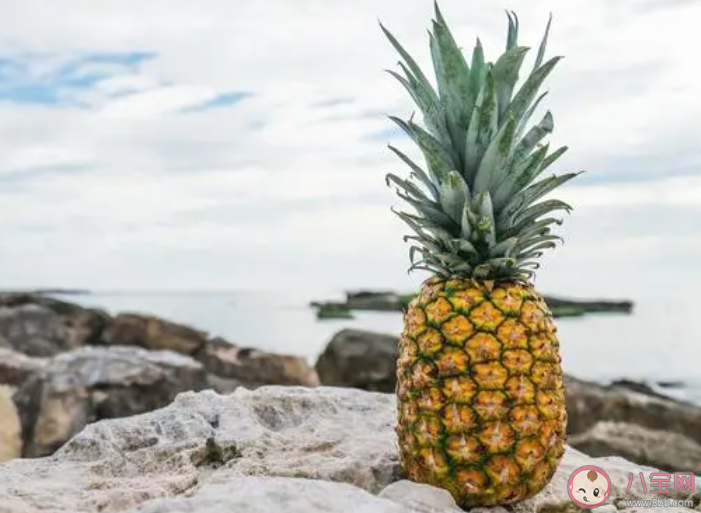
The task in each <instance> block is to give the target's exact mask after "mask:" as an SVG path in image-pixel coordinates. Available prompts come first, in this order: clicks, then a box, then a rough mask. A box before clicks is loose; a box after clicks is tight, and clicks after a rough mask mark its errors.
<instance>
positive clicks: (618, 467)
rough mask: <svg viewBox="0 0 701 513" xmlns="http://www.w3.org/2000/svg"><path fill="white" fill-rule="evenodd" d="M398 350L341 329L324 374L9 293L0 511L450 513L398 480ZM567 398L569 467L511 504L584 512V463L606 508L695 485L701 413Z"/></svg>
mask: <svg viewBox="0 0 701 513" xmlns="http://www.w3.org/2000/svg"><path fill="white" fill-rule="evenodd" d="M396 351H397V339H396V337H394V336H390V335H383V334H378V333H372V332H368V331H362V330H350V329H347V330H342V331H340V332H339V333H337V334H336V335H335V336H334V337H333V339H332V340H331V341H330V342H329V344H328V345H327V347H326V349H325V351H324V352H323V353H322V354H321V355H320V357H319V359H318V361H317V362H316V365H315V366H312V365H310V364H309V363H308V362H307V361H305V360H304V359H302V358H300V357H297V356H294V355H279V354H271V353H267V352H263V351H259V350H256V349H251V348H245V347H240V346H237V345H236V344H234V343H232V342H230V341H226V340H223V339H220V338H212V337H210V336H209V335H208V334H206V333H204V332H202V331H200V330H197V329H195V328H192V327H188V326H183V325H179V324H175V323H172V322H169V321H166V320H164V319H159V318H156V317H152V316H147V315H141V314H134V313H124V314H119V315H115V316H110V315H108V314H106V313H105V312H103V311H100V310H96V309H90V308H83V307H80V306H77V305H74V304H72V303H68V302H63V301H57V300H54V299H50V298H48V297H46V296H36V295H29V294H9V295H8V294H6V295H2V296H0V462H1V461H5V462H6V463H4V464H0V513H39V512H41V513H45V512H46V513H59V512H61V513H64V512H66V513H68V512H70V513H88V512H89V513H93V512H97V511H120V512H130V513H136V512H137V511H139V512H153V513H156V512H163V513H166V512H168V513H171V512H172V513H177V512H183V513H184V512H194V513H200V512H202V513H217V512H220V511H221V512H230V511H251V512H265V513H267V512H271V513H272V512H273V511H275V512H277V511H281V510H284V511H288V512H300V513H301V512H304V513H316V512H322V511H323V512H334V511H339V512H341V511H343V512H346V511H364V512H368V513H374V512H396V513H399V512H405V513H419V512H421V513H439V512H441V513H449V512H453V513H456V512H458V511H460V510H459V509H457V508H456V506H455V504H454V503H453V502H452V499H451V498H450V497H449V496H446V495H445V493H443V492H441V491H440V490H437V489H434V488H430V487H426V486H422V485H418V484H414V483H410V482H408V481H405V480H403V476H402V475H401V472H400V471H399V468H398V464H397V462H398V456H397V452H396V440H395V438H394V432H393V427H394V422H395V419H396V411H395V407H396V406H395V403H394V395H393V392H394V383H395V381H394V380H395V378H394V373H395V369H396V358H397V352H396ZM321 385H323V386H321ZM566 394H567V410H568V418H569V422H568V435H569V440H568V442H569V447H568V451H567V454H566V457H565V460H564V461H563V463H562V464H561V466H560V469H559V470H558V473H557V474H556V476H555V478H554V479H553V482H552V483H551V484H550V485H549V486H548V488H547V489H546V490H545V491H543V492H542V493H541V494H539V495H538V496H537V497H535V498H534V499H532V500H530V501H527V502H525V503H522V504H519V505H517V506H516V507H514V508H510V510H511V511H524V512H525V511H533V512H536V511H537V512H539V513H545V512H557V511H563V512H564V511H573V504H572V503H571V502H570V500H569V497H568V495H567V492H566V484H565V483H566V481H567V479H568V478H569V475H570V474H571V473H572V471H574V470H575V469H576V468H579V467H581V466H583V465H597V466H600V467H601V468H604V469H605V470H606V472H607V473H608V474H609V476H610V477H611V478H612V480H613V482H614V492H613V494H612V499H611V500H610V501H609V502H608V503H607V504H608V505H607V506H605V507H613V508H615V507H618V509H627V510H629V511H634V509H630V508H626V506H625V503H624V502H623V501H624V500H625V499H632V498H649V497H650V496H651V494H649V493H645V492H643V491H642V489H640V487H637V488H636V487H635V486H634V487H633V488H632V489H631V490H629V491H626V488H627V485H628V479H629V475H630V473H633V475H635V476H637V475H638V474H639V473H640V472H644V473H646V474H648V473H649V472H652V471H653V469H660V470H662V471H667V472H670V473H671V472H676V471H680V472H689V471H690V472H693V473H694V474H697V475H701V408H698V407H696V406H694V405H690V404H686V403H683V402H680V401H676V400H673V399H670V398H667V397H664V396H662V395H660V394H656V393H654V392H653V391H651V390H649V389H647V388H646V387H645V386H644V385H641V384H636V383H629V382H620V383H617V384H612V385H609V386H603V385H599V384H595V383H589V382H586V381H582V380H578V379H575V378H573V377H568V378H567V381H566ZM623 458H625V459H623ZM697 486H701V481H699V478H698V477H697ZM672 495H674V494H672ZM672 495H670V494H667V495H666V496H665V498H667V499H671V498H674V497H673V496H672ZM687 495H688V493H686V495H685V494H684V492H680V493H678V494H677V495H676V497H677V498H684V497H687ZM691 497H692V499H693V500H694V504H695V505H697V506H698V504H699V500H700V498H701V492H700V491H699V489H696V490H695V491H694V493H693V494H691ZM494 509H495V510H499V513H504V511H505V510H503V508H494ZM645 509H646V510H649V508H645ZM683 510H684V509H683V508H682V509H679V508H677V509H675V508H665V511H683ZM611 511H613V510H611Z"/></svg>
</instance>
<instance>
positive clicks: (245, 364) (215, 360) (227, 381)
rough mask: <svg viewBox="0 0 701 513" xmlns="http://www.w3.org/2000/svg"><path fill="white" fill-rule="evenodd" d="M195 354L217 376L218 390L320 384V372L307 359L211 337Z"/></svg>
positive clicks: (214, 379)
mask: <svg viewBox="0 0 701 513" xmlns="http://www.w3.org/2000/svg"><path fill="white" fill-rule="evenodd" d="M194 357H195V359H197V360H198V361H200V362H201V363H202V364H203V365H204V368H205V369H206V370H207V372H209V373H210V374H212V375H213V377H212V379H211V381H212V382H214V383H216V384H218V386H216V387H215V389H217V390H218V391H219V390H222V389H223V390H226V389H228V388H230V389H231V390H233V389H235V388H236V387H238V386H240V385H245V386H246V387H247V388H256V387H258V386H262V385H302V386H316V385H318V384H319V377H318V376H317V374H316V371H315V370H314V369H312V368H311V367H310V365H309V363H307V361H306V360H305V359H304V358H301V357H299V356H291V355H282V354H275V353H267V352H265V351H261V350H258V349H251V348H245V347H238V346H235V345H233V344H231V343H229V342H227V341H226V340H224V339H221V338H214V339H211V340H208V341H207V342H206V343H205V344H204V346H203V347H202V348H201V350H200V351H198V352H197V354H195V356H194ZM222 378H224V379H222Z"/></svg>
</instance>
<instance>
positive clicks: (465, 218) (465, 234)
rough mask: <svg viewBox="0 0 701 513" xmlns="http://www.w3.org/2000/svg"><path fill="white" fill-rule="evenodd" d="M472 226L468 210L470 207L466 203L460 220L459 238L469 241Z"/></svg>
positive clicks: (471, 216) (471, 217)
mask: <svg viewBox="0 0 701 513" xmlns="http://www.w3.org/2000/svg"><path fill="white" fill-rule="evenodd" d="M473 224H474V223H473V214H472V212H471V210H470V205H469V204H467V203H466V204H465V207H464V208H463V210H462V216H461V218H460V236H461V237H462V238H463V239H465V240H469V239H470V238H471V237H472V226H473Z"/></svg>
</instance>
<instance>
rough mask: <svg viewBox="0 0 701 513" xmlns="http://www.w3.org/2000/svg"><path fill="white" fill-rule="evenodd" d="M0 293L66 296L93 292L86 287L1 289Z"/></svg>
mask: <svg viewBox="0 0 701 513" xmlns="http://www.w3.org/2000/svg"><path fill="white" fill-rule="evenodd" d="M0 294H30V295H42V296H45V295H49V294H61V295H66V296H85V295H88V294H91V292H90V291H89V290H85V289H24V290H17V289H14V290H13V289H0Z"/></svg>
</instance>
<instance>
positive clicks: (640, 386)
mask: <svg viewBox="0 0 701 513" xmlns="http://www.w3.org/2000/svg"><path fill="white" fill-rule="evenodd" d="M610 386H611V387H612V388H625V389H626V390H631V391H633V392H638V393H640V394H645V395H649V396H652V397H659V398H661V399H669V400H672V398H671V397H669V396H668V395H664V394H661V393H660V392H658V391H656V390H655V389H654V388H652V387H651V386H650V385H648V384H647V383H641V382H639V381H633V380H630V379H617V380H614V381H612V382H611V384H610Z"/></svg>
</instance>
